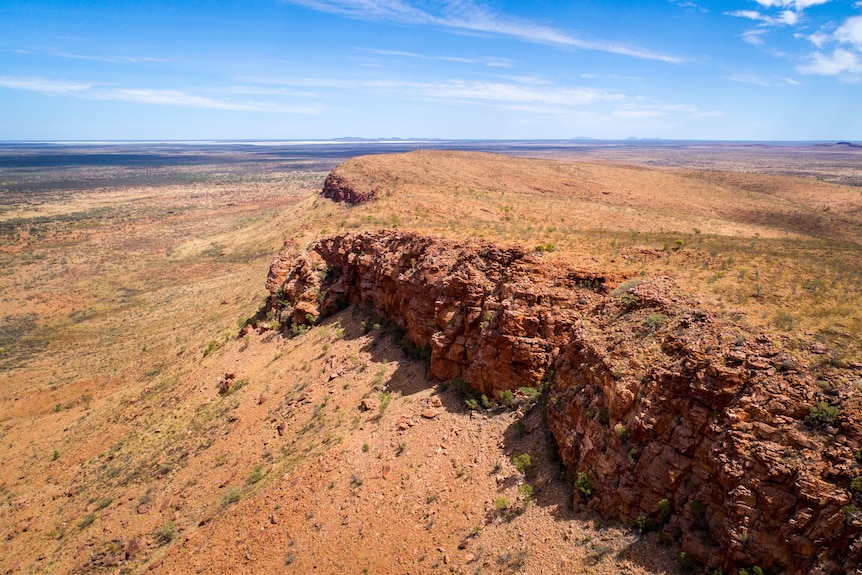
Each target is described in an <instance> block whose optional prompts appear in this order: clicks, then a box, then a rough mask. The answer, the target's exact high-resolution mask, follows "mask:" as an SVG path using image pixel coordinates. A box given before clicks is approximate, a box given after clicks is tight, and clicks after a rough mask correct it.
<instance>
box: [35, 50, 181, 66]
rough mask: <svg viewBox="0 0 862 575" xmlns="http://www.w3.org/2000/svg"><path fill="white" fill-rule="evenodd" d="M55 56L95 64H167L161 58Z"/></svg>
mask: <svg viewBox="0 0 862 575" xmlns="http://www.w3.org/2000/svg"><path fill="white" fill-rule="evenodd" d="M51 54H53V55H54V56H57V57H58V58H69V59H72V60H91V61H94V62H110V63H127V64H140V63H142V62H166V60H164V59H161V58H147V57H135V56H92V55H86V54H70V53H68V52H51Z"/></svg>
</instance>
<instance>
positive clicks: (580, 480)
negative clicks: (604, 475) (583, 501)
mask: <svg viewBox="0 0 862 575" xmlns="http://www.w3.org/2000/svg"><path fill="white" fill-rule="evenodd" d="M575 486H576V487H577V488H578V491H579V492H580V494H581V495H583V496H584V497H591V496H592V494H593V493H594V492H595V489H596V486H595V484H594V483H593V478H592V477H590V474H589V473H587V472H586V471H579V472H578V476H577V478H576V479H575Z"/></svg>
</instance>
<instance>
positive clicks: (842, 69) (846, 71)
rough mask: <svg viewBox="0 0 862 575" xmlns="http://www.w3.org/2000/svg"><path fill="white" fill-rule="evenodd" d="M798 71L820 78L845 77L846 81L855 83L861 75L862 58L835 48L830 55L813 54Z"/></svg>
mask: <svg viewBox="0 0 862 575" xmlns="http://www.w3.org/2000/svg"><path fill="white" fill-rule="evenodd" d="M799 71H800V72H801V73H803V74H817V75H820V76H846V79H847V80H849V81H851V82H857V81H859V78H860V75H862V58H860V56H859V54H857V53H855V52H851V51H849V50H845V49H843V48H836V49H835V50H834V51H833V52H832V53H831V54H824V53H822V52H815V53H814V54H813V55H812V56H811V58H810V60H809V61H808V62H807V63H806V64H803V65H801V66H799Z"/></svg>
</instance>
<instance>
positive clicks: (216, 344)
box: [204, 339, 221, 357]
mask: <svg viewBox="0 0 862 575" xmlns="http://www.w3.org/2000/svg"><path fill="white" fill-rule="evenodd" d="M219 347H221V345H220V344H219V342H217V341H216V340H214V339H212V340H210V342H209V343H208V344H207V346H206V347H205V348H204V357H207V356H208V355H210V354H212V353H213V352H214V351H215V350H217V349H218V348H219Z"/></svg>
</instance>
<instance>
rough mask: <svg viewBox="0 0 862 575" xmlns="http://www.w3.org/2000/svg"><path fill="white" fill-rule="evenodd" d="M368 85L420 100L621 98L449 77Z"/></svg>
mask: <svg viewBox="0 0 862 575" xmlns="http://www.w3.org/2000/svg"><path fill="white" fill-rule="evenodd" d="M367 86H369V87H371V88H376V89H381V90H386V91H399V92H400V93H402V94H405V95H408V96H411V97H414V98H422V99H433V100H448V101H452V102H456V101H474V102H491V103H541V104H553V105H556V106H584V105H588V104H595V103H598V102H615V101H621V100H624V99H625V98H626V97H625V95H623V94H621V93H618V92H611V91H606V90H598V89H595V88H584V87H567V86H554V87H551V86H542V87H538V86H533V85H526V84H518V83H514V82H508V83H507V82H487V81H465V80H449V81H446V82H401V81H376V82H369V83H368V84H367Z"/></svg>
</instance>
